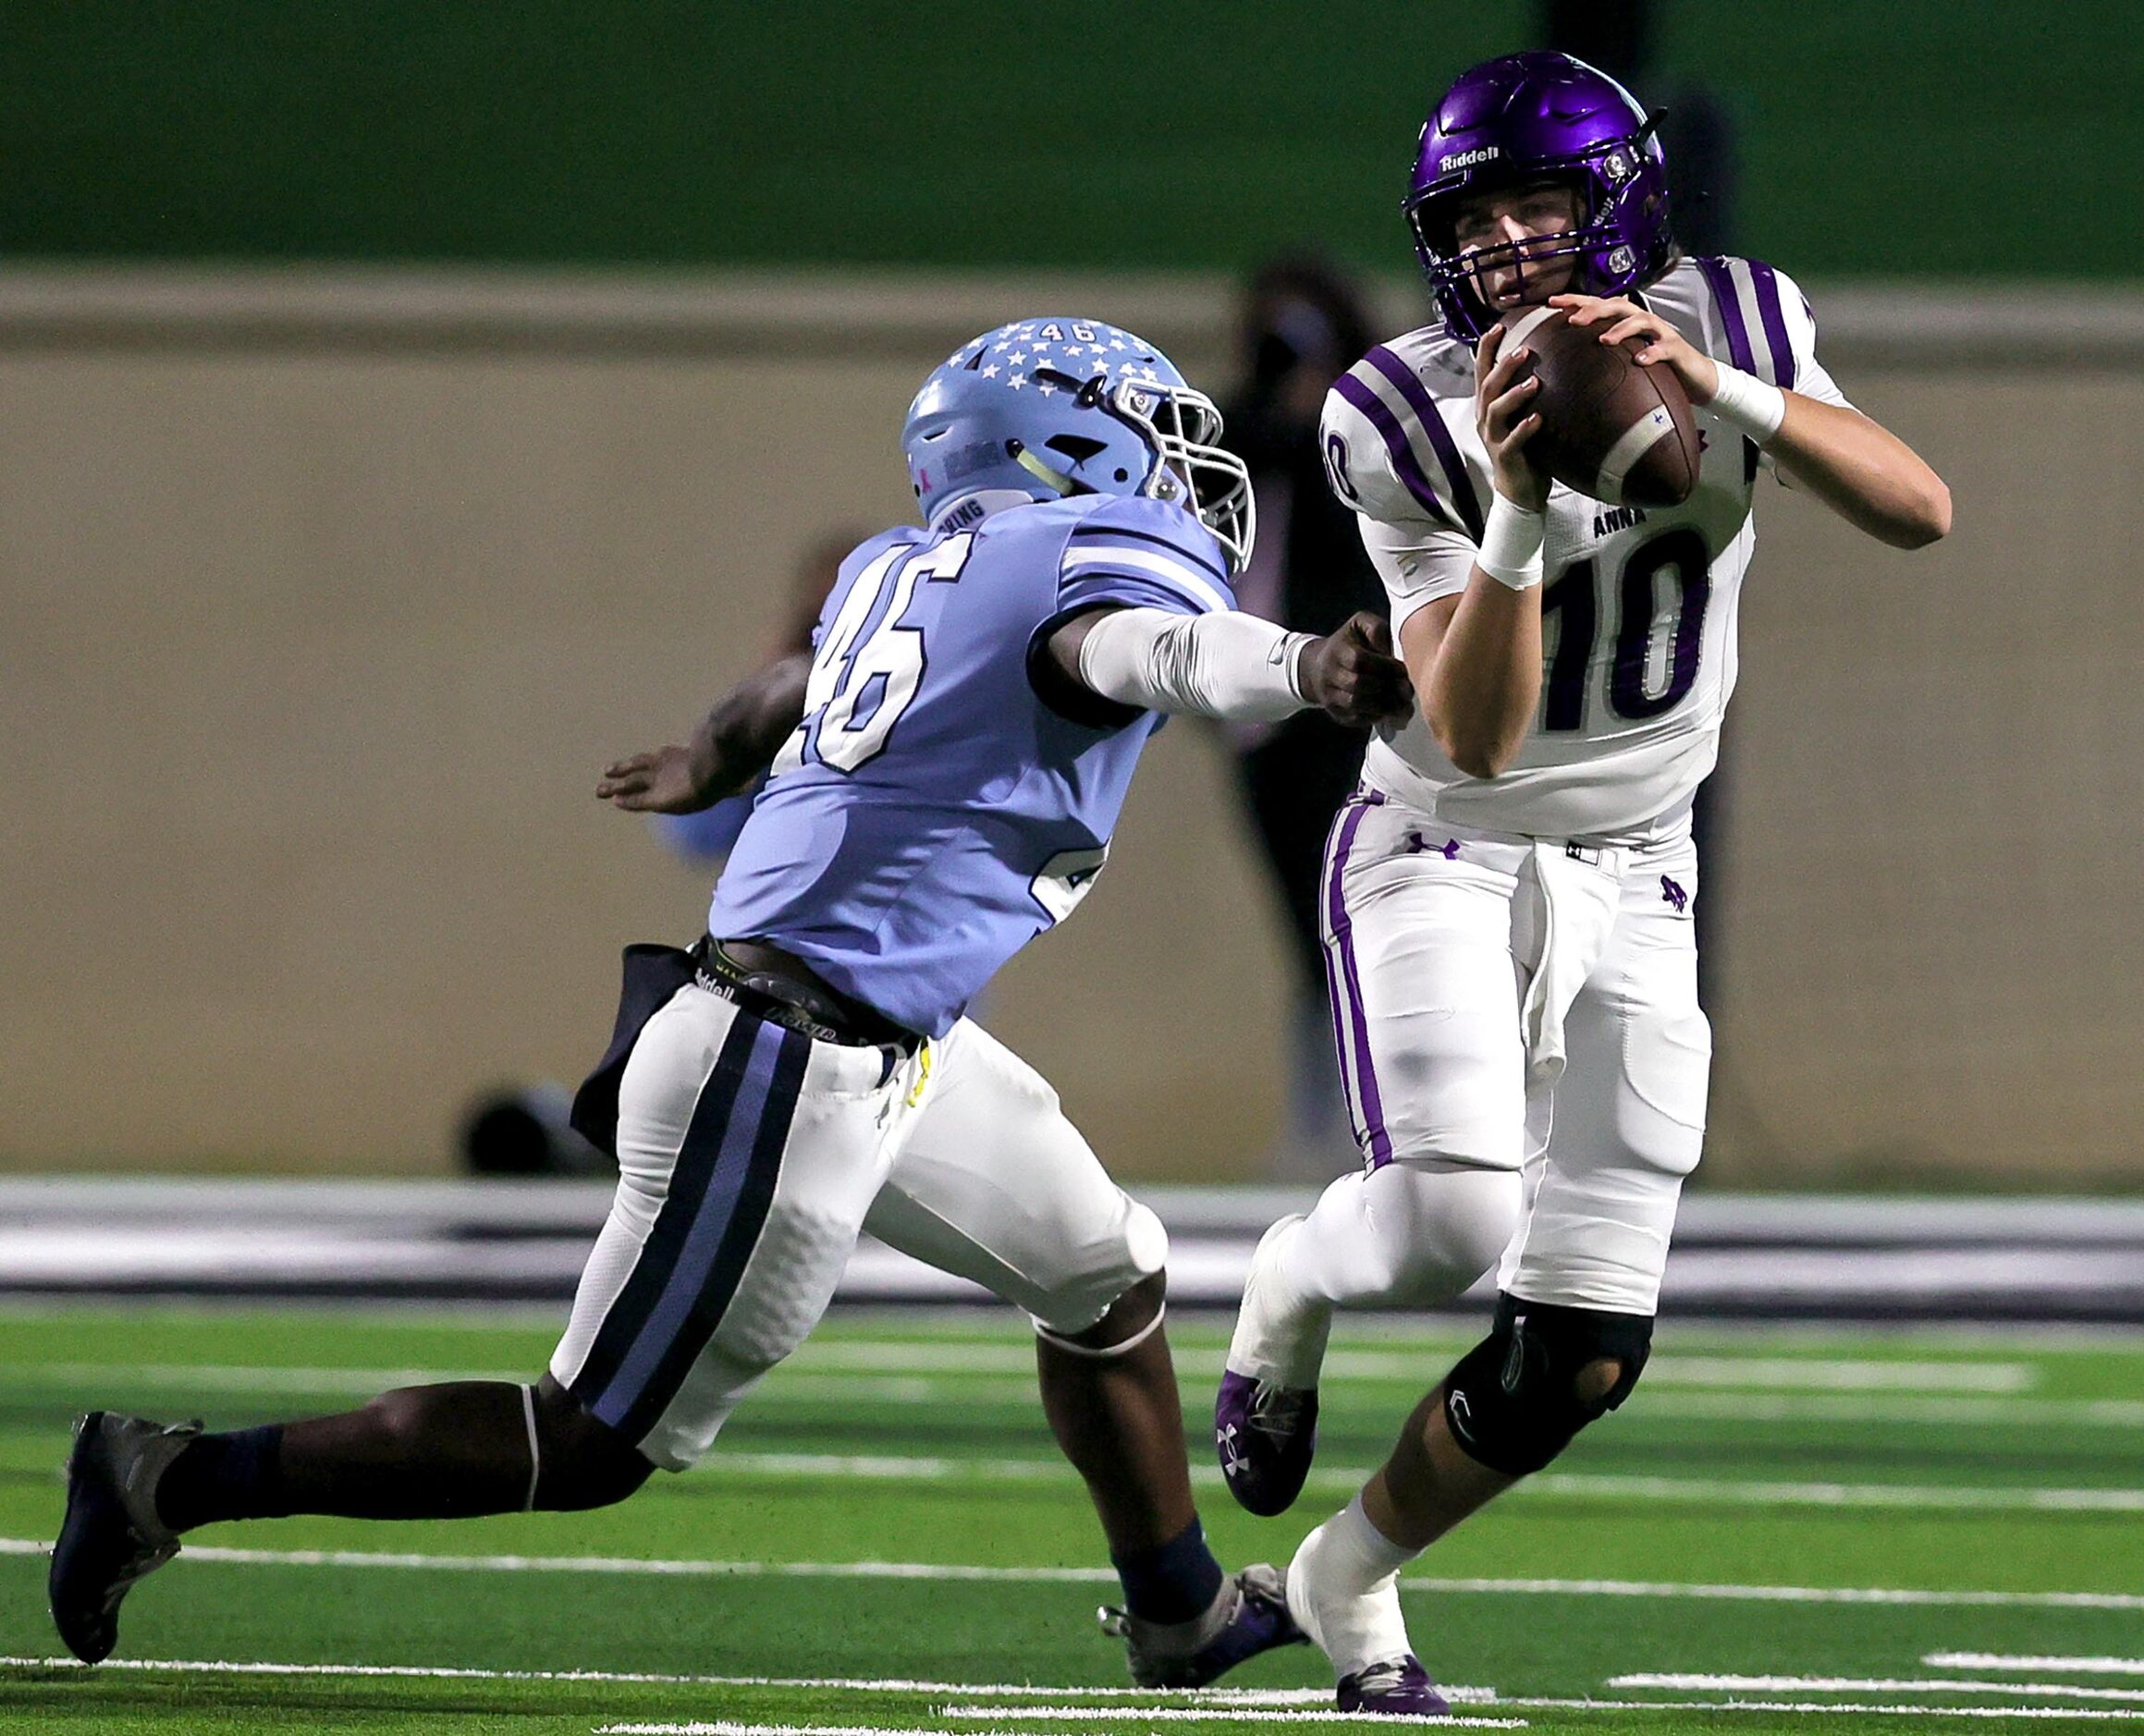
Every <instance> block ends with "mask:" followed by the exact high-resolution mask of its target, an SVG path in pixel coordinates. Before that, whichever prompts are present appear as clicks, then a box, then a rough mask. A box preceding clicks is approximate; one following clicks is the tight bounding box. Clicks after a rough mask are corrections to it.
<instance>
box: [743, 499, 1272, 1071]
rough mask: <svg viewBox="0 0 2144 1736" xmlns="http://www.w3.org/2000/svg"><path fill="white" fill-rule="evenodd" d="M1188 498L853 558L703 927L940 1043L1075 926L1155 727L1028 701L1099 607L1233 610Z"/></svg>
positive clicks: (1132, 718) (908, 534) (1039, 510)
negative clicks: (1067, 626) (1061, 649)
mask: <svg viewBox="0 0 2144 1736" xmlns="http://www.w3.org/2000/svg"><path fill="white" fill-rule="evenodd" d="M1226 572H1227V568H1226V566H1225V564H1224V562H1223V559H1222V556H1221V552H1220V548H1219V544H1217V543H1216V542H1215V540H1214V538H1213V536H1212V534H1211V533H1210V532H1208V531H1207V529H1206V527H1205V526H1204V525H1203V524H1201V523H1200V522H1199V521H1198V520H1196V519H1195V518H1194V517H1193V516H1192V515H1191V514H1190V513H1188V512H1186V511H1184V510H1183V509H1182V507H1175V506H1171V505H1169V504H1166V503H1164V502H1162V501H1158V500H1153V499H1148V498H1146V497H1143V496H1131V497H1127V496H1122V495H1079V496H1075V497H1073V498H1072V499H1068V500H1062V501H1049V502H1044V503H1040V504H1037V505H1034V506H1025V507H1011V508H1008V509H1007V510H1005V511H1002V512H998V513H997V514H995V515H993V516H992V517H990V518H987V519H986V520H983V521H982V522H981V523H980V524H978V525H976V526H975V527H974V529H972V530H963V531H949V532H928V531H924V530H920V529H914V528H903V529H900V530H894V531H888V532H884V533H883V534H881V535H879V536H876V537H873V538H872V539H871V540H870V541H869V542H867V543H864V544H862V545H861V546H860V547H858V548H857V549H856V550H855V551H854V552H853V553H852V554H851V555H850V556H849V558H848V559H847V560H846V561H844V562H843V563H842V565H841V575H840V578H839V581H837V582H836V584H835V586H834V589H833V592H832V593H831V594H829V595H828V597H827V604H826V608H825V610H824V612H823V613H822V614H821V616H820V617H819V628H818V632H817V635H816V637H815V646H816V651H815V655H814V658H813V663H812V673H811V680H810V684H809V686H808V687H807V689H806V691H805V695H804V718H803V722H802V725H800V726H799V727H798V729H797V731H796V733H795V734H794V735H793V736H792V737H790V740H789V742H788V744H787V745H786V746H785V747H784V748H783V750H782V752H781V753H780V754H779V755H778V757H777V759H776V761H775V764H774V767H773V770H772V773H771V775H770V776H769V778H768V781H767V784H766V789H764V790H762V791H761V793H760V796H759V798H758V800H757V801H756V802H755V803H754V804H753V810H752V815H751V818H750V819H748V820H747V821H746V822H745V825H744V830H743V832H742V833H741V835H740V836H739V837H738V840H737V844H736V847H735V849H734V850H732V851H731V852H730V856H729V865H728V866H727V867H726V868H725V869H724V871H723V874H722V877H721V879H720V881H719V882H718V883H717V886H716V888H715V901H714V906H713V909H712V910H711V911H709V913H708V919H707V927H708V932H709V933H710V934H713V935H716V936H717V938H718V939H723V940H768V941H772V942H774V943H775V944H776V945H778V946H780V947H786V948H787V949H788V950H789V951H790V952H792V953H794V954H795V955H796V956H797V957H798V958H800V959H802V960H805V961H806V962H807V963H809V964H810V965H811V966H812V968H813V969H814V970H815V971H816V972H818V973H819V974H820V975H821V976H823V977H824V978H826V980H827V982H828V983H830V984H833V985H834V986H835V987H836V988H838V989H839V990H840V991H841V992H842V993H844V994H846V995H849V996H853V997H854V998H855V999H857V1000H859V1001H862V1002H863V1003H864V1005H866V1006H868V1007H871V1008H873V1009H876V1011H878V1012H880V1013H883V1014H884V1015H885V1016H886V1017H887V1018H888V1019H890V1020H892V1021H894V1022H895V1023H897V1024H900V1025H903V1026H906V1027H907V1028H908V1029H910V1030H913V1031H919V1032H922V1033H925V1034H927V1035H932V1036H938V1035H942V1034H944V1033H945V1032H947V1031H948V1030H949V1029H950V1028H951V1027H952V1025H953V1023H954V1021H956V1020H958V1019H959V1018H960V1016H961V1012H962V1009H963V1008H964V1007H965V1006H966V1005H967V1004H968V1002H969V1000H970V999H972V998H973V997H974V995H975V994H976V992H977V991H978V990H979V989H981V988H982V986H983V984H985V983H986V982H987V981H989V979H990V977H991V976H992V975H993V974H994V973H995V972H997V970H998V967H999V966H1000V965H1002V964H1003V963H1004V962H1005V961H1006V960H1008V959H1010V958H1011V956H1012V955H1013V954H1014V953H1015V952H1017V951H1019V950H1020V948H1021V947H1023V946H1025V945H1026V944H1027V942H1028V941H1029V940H1030V939H1032V938H1033V937H1034V936H1035V935H1037V934H1039V933H1041V932H1042V930H1044V929H1046V928H1047V927H1049V926H1050V925H1051V924H1052V923H1058V922H1060V921H1062V920H1063V919H1064V918H1065V917H1066V916H1068V915H1070V914H1071V913H1072V909H1073V907H1074V906H1076V905H1077V904H1078V903H1079V901H1080V899H1082V898H1084V896H1085V894H1086V891H1087V888H1088V886H1090V885H1092V883H1093V881H1094V878H1095V876H1096V874H1098V873H1099V872H1100V871H1101V867H1102V863H1103V862H1104V860H1105V859H1106V858H1107V856H1108V855H1109V835H1110V833H1111V831H1112V830H1113V829H1114V828H1115V826H1116V824H1117V815H1118V813H1119V811H1120V810H1121V808H1122V806H1123V802H1124V794H1125V791H1126V789H1128V788H1129V787H1130V785H1131V781H1132V771H1133V766H1134V765H1136V764H1137V763H1138V759H1139V750H1140V749H1141V748H1142V747H1143V746H1145V745H1146V739H1147V737H1148V736H1150V735H1151V734H1152V733H1153V732H1154V730H1155V729H1156V728H1157V727H1158V726H1159V722H1160V719H1159V718H1158V716H1157V715H1155V714H1153V713H1151V712H1144V713H1137V714H1131V713H1127V712H1126V710H1125V709H1124V708H1123V707H1121V706H1117V705H1113V704H1111V703H1109V702H1108V701H1105V700H1101V699H1098V698H1097V699H1094V700H1092V702H1091V709H1090V710H1086V711H1085V713H1084V715H1079V716H1073V715H1064V714H1062V713H1060V712H1059V711H1057V710H1054V709H1052V708H1051V706H1050V705H1048V704H1047V703H1045V702H1044V701H1043V700H1042V699H1041V698H1040V697H1039V695H1038V694H1037V693H1036V691H1035V687H1034V685H1033V684H1032V682H1031V680H1030V678H1029V673H1028V671H1029V663H1030V659H1031V657H1033V656H1035V655H1036V654H1037V653H1038V647H1039V645H1040V642H1041V641H1042V640H1043V639H1044V638H1045V637H1046V636H1047V630H1050V629H1052V628H1054V627H1055V626H1056V625H1057V624H1058V623H1059V622H1060V621H1062V620H1063V619H1064V618H1065V617H1067V616H1069V615H1072V614H1077V613H1079V612H1080V611H1082V610H1084V609H1085V608H1088V607H1091V606H1092V605H1096V604H1105V603H1106V604H1115V605H1128V606H1132V607H1147V608H1163V609H1170V610H1173V611H1175V612H1177V613H1180V614H1203V613H1206V612H1207V611H1209V610H1214V609H1227V608H1232V607H1233V606H1234V598H1233V595H1232V593H1231V591H1230V588H1229V581H1228V579H1227V576H1226Z"/></svg>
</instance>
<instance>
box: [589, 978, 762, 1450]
mask: <svg viewBox="0 0 2144 1736" xmlns="http://www.w3.org/2000/svg"><path fill="white" fill-rule="evenodd" d="M738 1016H739V1017H740V1018H741V1017H744V1016H745V1015H743V1014H739V1015H738ZM784 1034H785V1033H784V1032H783V1030H782V1027H781V1026H779V1025H776V1024H762V1025H761V1026H760V1028H759V1030H758V1031H757V1032H756V1033H754V1034H753V1040H752V1054H751V1057H749V1058H748V1059H747V1060H746V1062H745V1067H744V1078H743V1081H742V1082H741V1084H740V1085H739V1087H738V1091H737V1101H736V1105H735V1106H734V1107H733V1108H732V1110H731V1111H730V1115H729V1126H728V1127H726V1128H724V1129H723V1131H722V1145H721V1149H720V1150H718V1151H717V1153H716V1155H715V1167H714V1170H713V1172H712V1173H711V1174H710V1175H709V1176H708V1178H707V1191H706V1192H705V1193H704V1194H703V1195H701V1198H700V1209H699V1211H698V1212H697V1213H695V1214H694V1216H693V1218H692V1229H689V1230H687V1231H686V1233H685V1245H684V1246H683V1248H682V1249H680V1251H679V1254H678V1264H677V1265H676V1267H675V1268H674V1269H673V1270H672V1271H671V1273H670V1281H669V1282H668V1284H666V1285H665V1286H664V1287H663V1293H662V1295H661V1296H660V1297H659V1298H658V1299H657V1300H656V1302H655V1307H654V1308H653V1309H652V1310H650V1311H649V1314H648V1318H647V1324H646V1325H644V1326H642V1327H641V1330H640V1337H639V1338H638V1339H635V1340H634V1341H633V1347H632V1349H631V1351H628V1352H627V1353H626V1358H625V1361H624V1362H623V1363H620V1364H619V1370H618V1374H617V1375H616V1376H615V1377H614V1378H613V1379H612V1380H611V1381H610V1383H609V1384H608V1385H607V1386H606V1388H604V1392H603V1397H602V1400H601V1401H600V1402H598V1403H597V1405H596V1406H595V1415H596V1416H597V1418H598V1419H599V1420H601V1421H603V1422H606V1423H608V1424H612V1425H613V1426H616V1425H617V1424H618V1423H619V1421H621V1420H622V1419H623V1417H624V1416H625V1413H626V1412H628V1411H630V1410H631V1408H632V1406H633V1403H634V1401H635V1400H638V1399H639V1397H640V1395H641V1391H642V1388H644V1387H645V1386H646V1385H647V1383H648V1379H649V1377H650V1376H651V1375H654V1373H655V1368H656V1365H657V1364H658V1363H661V1361H662V1359H663V1355H664V1352H666V1351H668V1349H669V1348H670V1345H671V1344H672V1342H674V1341H675V1339H677V1336H678V1334H679V1333H680V1332H681V1331H682V1330H683V1329H684V1326H685V1323H686V1321H687V1320H688V1319H690V1318H691V1316H692V1304H693V1303H694V1302H697V1301H698V1300H699V1298H700V1291H701V1290H703V1289H704V1287H705V1285H706V1282H707V1274H708V1271H709V1270H710V1268H712V1266H713V1265H714V1264H715V1255H716V1254H717V1253H718V1252H719V1251H720V1249H721V1246H722V1236H723V1232H724V1231H725V1230H727V1229H729V1220H730V1218H731V1217H732V1216H734V1215H735V1214H736V1210H737V1196H738V1194H739V1193H740V1192H741V1191H742V1190H743V1186H744V1178H745V1171H746V1168H747V1165H746V1163H745V1158H746V1156H747V1155H748V1154H749V1153H750V1152H751V1150H752V1144H753V1139H754V1138H756V1137H757V1135H758V1132H759V1124H760V1121H761V1119H763V1118H764V1116H765V1114H766V1096H767V1088H768V1086H769V1085H770V1084H771V1083H772V1082H773V1077H774V1064H775V1058H776V1057H777V1056H778V1054H779V1053H780V1051H781V1040H782V1037H783V1035H784Z"/></svg>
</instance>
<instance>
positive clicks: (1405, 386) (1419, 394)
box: [1363, 344, 1483, 543]
mask: <svg viewBox="0 0 2144 1736" xmlns="http://www.w3.org/2000/svg"><path fill="white" fill-rule="evenodd" d="M1363 360H1364V361H1366V362H1368V363H1369V364H1370V366H1371V367H1373V368H1375V369H1376V370H1377V371H1378V373H1381V374H1383V375H1384V376H1385V378H1386V379H1388V380H1390V381H1391V383H1392V389H1393V390H1394V391H1396V392H1398V393H1399V395H1400V396H1401V397H1403V398H1405V399H1406V400H1407V408H1408V409H1409V410H1413V411H1414V412H1415V421H1416V422H1420V423H1421V424H1422V432H1423V433H1424V434H1427V435H1428V436H1429V444H1430V445H1431V446H1434V447H1436V448H1437V461H1438V463H1440V464H1441V465H1442V466H1443V467H1444V474H1445V476H1446V477H1447V478H1448V479H1449V480H1450V482H1451V485H1452V504H1453V505H1454V506H1456V507H1458V508H1459V516H1460V517H1461V518H1462V519H1464V520H1465V521H1466V533H1467V534H1468V535H1469V536H1471V537H1473V538H1474V540H1475V541H1476V543H1478V542H1480V541H1481V530H1482V524H1483V520H1482V516H1481V502H1480V501H1479V500H1478V499H1476V497H1475V493H1474V479H1473V478H1472V477H1471V476H1469V475H1468V474H1467V473H1466V465H1465V462H1464V460H1463V459H1462V458H1460V456H1459V446H1458V445H1457V443H1456V442H1455V441H1453V439H1452V430H1451V429H1449V428H1447V427H1446V426H1445V425H1444V418H1443V417H1442V416H1440V415H1439V414H1438V413H1437V400H1436V399H1435V398H1433V397H1430V396H1429V388H1428V387H1427V386H1426V385H1423V384H1422V376H1421V375H1420V374H1418V373H1415V370H1414V369H1412V368H1410V367H1409V366H1408V365H1407V364H1406V363H1405V362H1404V361H1401V360H1400V358H1399V357H1398V356H1396V355H1394V354H1393V353H1392V352H1391V350H1390V349H1388V348H1385V346H1384V345H1382V344H1379V345H1378V347H1377V348H1375V349H1373V350H1371V351H1370V353H1369V354H1368V355H1366V356H1365V357H1364V358H1363Z"/></svg>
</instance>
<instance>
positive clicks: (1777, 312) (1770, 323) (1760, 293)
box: [1749, 259, 1795, 386]
mask: <svg viewBox="0 0 2144 1736" xmlns="http://www.w3.org/2000/svg"><path fill="white" fill-rule="evenodd" d="M1749 281H1750V283H1751V284H1752V285H1753V286H1755V287H1756V289H1757V312H1758V317H1759V318H1760V319H1761V320H1763V322H1764V343H1765V348H1768V349H1770V351H1771V383H1772V384H1773V385H1783V386H1791V385H1794V383H1795V348H1794V346H1793V345H1792V344H1790V343H1788V342H1787V330H1786V310H1785V309H1784V308H1783V306H1782V305H1781V302H1780V296H1779V274H1778V273H1777V272H1775V271H1774V270H1772V268H1771V267H1770V265H1767V264H1765V263H1763V261H1761V260H1755V259H1753V260H1751V261H1750V262H1749Z"/></svg>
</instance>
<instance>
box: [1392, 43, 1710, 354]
mask: <svg viewBox="0 0 2144 1736" xmlns="http://www.w3.org/2000/svg"><path fill="white" fill-rule="evenodd" d="M1536 181H1561V182H1564V183H1566V184H1568V185H1570V186H1572V187H1574V189H1576V191H1577V194H1578V226H1577V227H1576V228H1575V229H1573V230H1572V231H1570V232H1569V233H1568V234H1565V235H1560V236H1544V237H1540V238H1536V239H1534V240H1530V241H1525V242H1509V243H1505V244H1502V245H1500V246H1495V247H1484V248H1476V249H1473V250H1470V251H1467V252H1465V253H1462V252H1461V251H1459V249H1458V246H1457V244H1456V243H1455V242H1454V240H1453V238H1452V218H1453V207H1454V206H1455V205H1456V204H1457V203H1458V202H1459V201H1460V200H1461V199H1463V198H1464V197H1466V196H1467V195H1468V194H1472V193H1482V192H1490V191H1495V190H1498V189H1502V188H1507V187H1516V186H1524V185H1525V184H1527V183H1529V182H1536ZM1403 210H1404V211H1405V213H1406V216H1407V226H1408V227H1409V228H1411V229H1412V230H1414V232H1415V251H1416V252H1417V253H1419V254H1420V255H1421V258H1422V269H1423V270H1424V271H1426V272H1427V273H1428V275H1429V287H1430V289H1431V291H1432V292H1433V293H1434V294H1435V295H1436V298H1437V305H1438V307H1439V308H1440V310H1441V312H1443V314H1444V321H1445V324H1446V325H1447V326H1448V327H1449V328H1450V329H1451V331H1452V335H1453V336H1457V337H1461V338H1464V340H1465V341H1466V342H1468V343H1470V344H1473V343H1478V342H1480V341H1481V337H1482V334H1483V333H1485V332H1487V331H1488V330H1489V327H1490V326H1491V325H1493V324H1495V323H1496V317H1497V316H1496V313H1495V312H1494V311H1492V310H1491V309H1490V308H1489V305H1488V303H1487V301H1486V300H1484V298H1483V296H1482V293H1481V287H1480V274H1481V273H1482V272H1484V271H1486V270H1490V269H1498V268H1511V269H1515V270H1516V271H1517V272H1518V273H1519V275H1520V279H1521V281H1522V283H1523V282H1524V277H1525V270H1526V268H1527V267H1528V266H1538V265H1539V264H1540V263H1542V262H1543V261H1545V260H1550V259H1572V260H1573V262H1574V270H1573V275H1572V278H1571V282H1570V284H1569V287H1570V288H1571V289H1572V290H1574V291H1575V292H1579V293H1583V294H1586V295H1621V294H1622V293H1623V291H1625V290H1627V289H1633V288H1636V287H1637V286H1638V285H1640V284H1643V283H1647V282H1648V281H1650V280H1651V279H1652V278H1653V277H1655V276H1658V275H1660V272H1661V271H1662V270H1664V269H1665V268H1666V266H1667V263H1668V259H1669V256H1670V254H1671V253H1672V251H1673V248H1674V242H1673V239H1672V237H1671V236H1670V235H1669V233H1668V177H1667V165H1666V162H1665V160H1664V159H1663V158H1662V156H1661V154H1660V141H1659V140H1658V139H1656V138H1655V137H1654V136H1653V123H1652V122H1651V121H1649V120H1648V119H1647V118H1646V112H1645V110H1644V109H1643V108H1642V107H1640V106H1639V105H1638V103H1637V100H1636V98H1635V97H1633V96H1632V95H1631V93H1630V92H1628V91H1626V90H1624V89H1623V86H1622V85H1620V84H1618V83H1617V82H1616V81H1615V80H1614V79H1611V78H1610V77H1609V76H1608V75H1607V74H1606V73H1605V72H1597V71H1596V70H1594V68H1593V67H1589V66H1587V64H1586V63H1585V62H1584V61H1583V60H1574V59H1573V58H1572V57H1571V56H1570V55H1559V54H1553V53H1550V52H1549V51H1547V50H1545V49H1529V50H1528V51H1527V52H1526V53H1525V54H1520V55H1503V56H1501V58H1499V59H1496V60H1485V61H1483V62H1482V63H1481V65H1480V66H1478V67H1472V68H1470V69H1469V70H1468V71H1465V72H1463V73H1461V74H1460V76H1459V79H1458V81H1457V82H1456V83H1454V84H1453V85H1452V88H1451V89H1450V90H1449V91H1447V92H1445V93H1444V96H1443V100H1442V101H1440V103H1439V104H1437V107H1436V109H1435V111H1434V112H1433V113H1432V114H1431V115H1430V116H1429V118H1428V119H1427V121H1426V122H1424V123H1423V127H1422V146H1421V152H1420V154H1419V155H1418V156H1417V157H1416V158H1415V178H1414V184H1413V186H1412V188H1411V189H1410V190H1409V192H1408V194H1407V199H1406V202H1405V204H1404V205H1403Z"/></svg>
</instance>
